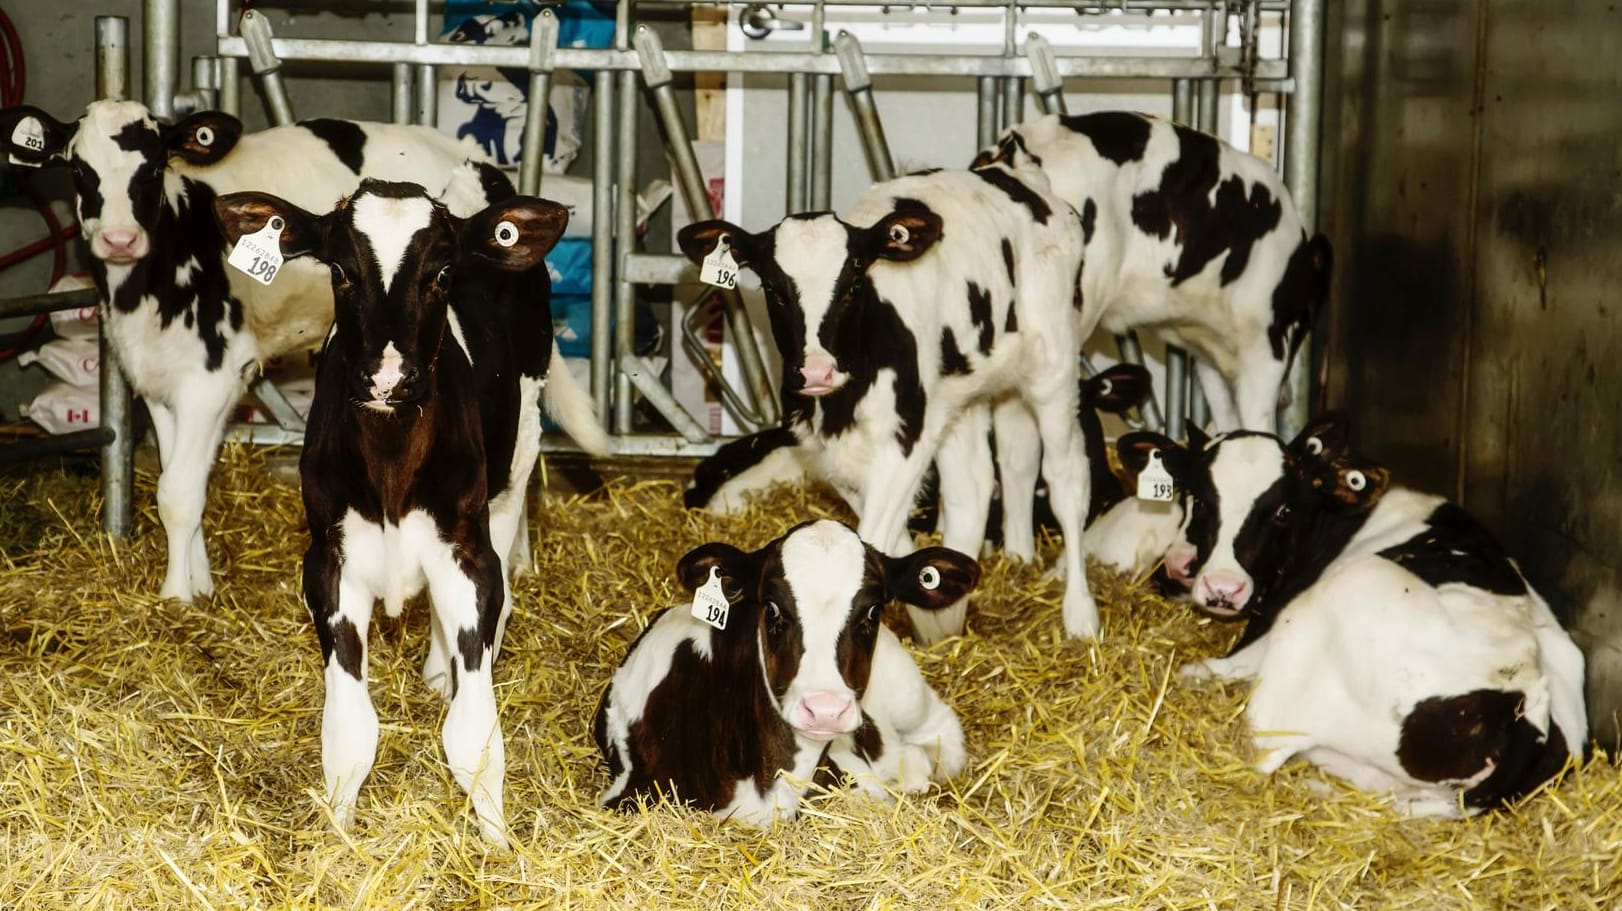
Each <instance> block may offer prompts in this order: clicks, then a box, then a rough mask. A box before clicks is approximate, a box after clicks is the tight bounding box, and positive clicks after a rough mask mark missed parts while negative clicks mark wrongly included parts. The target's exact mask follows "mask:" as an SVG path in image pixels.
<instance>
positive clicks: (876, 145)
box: [834, 32, 895, 181]
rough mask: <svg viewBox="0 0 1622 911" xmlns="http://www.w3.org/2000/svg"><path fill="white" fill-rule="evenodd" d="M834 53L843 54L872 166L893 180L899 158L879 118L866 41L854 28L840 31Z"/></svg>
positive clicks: (841, 66)
mask: <svg viewBox="0 0 1622 911" xmlns="http://www.w3.org/2000/svg"><path fill="white" fill-rule="evenodd" d="M834 56H836V57H837V58H839V69H840V71H841V72H842V73H844V75H845V92H846V94H848V95H849V96H850V104H851V107H852V108H853V109H854V110H855V111H856V127H857V129H858V130H860V131H861V134H862V148H863V149H864V150H865V151H866V152H867V167H868V170H869V171H871V172H872V174H873V179H874V180H875V181H881V180H889V179H890V178H892V177H894V176H895V160H894V159H893V158H891V157H890V144H889V143H888V142H886V141H885V139H884V124H883V123H881V122H880V121H879V109H878V106H877V105H876V104H875V103H874V102H873V77H872V76H871V75H869V73H868V71H867V62H866V61H865V60H864V59H863V57H862V43H861V42H860V41H858V40H856V36H855V35H852V34H851V33H850V32H840V33H839V36H838V37H836V38H835V39H834Z"/></svg>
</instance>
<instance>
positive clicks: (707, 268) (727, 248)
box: [698, 234, 738, 288]
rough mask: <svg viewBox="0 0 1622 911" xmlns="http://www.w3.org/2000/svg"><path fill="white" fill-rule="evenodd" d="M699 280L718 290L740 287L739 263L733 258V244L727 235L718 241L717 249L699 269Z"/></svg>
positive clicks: (710, 253)
mask: <svg viewBox="0 0 1622 911" xmlns="http://www.w3.org/2000/svg"><path fill="white" fill-rule="evenodd" d="M698 280H699V281H701V282H703V283H704V284H706V285H714V286H716V287H717V288H736V287H738V261H737V260H735V259H733V258H732V242H731V241H730V240H728V239H727V236H726V235H725V234H723V235H721V236H720V238H718V239H717V240H716V242H715V249H713V250H711V251H710V252H709V255H707V256H705V257H704V262H703V263H702V264H701V265H700V266H699V267H698Z"/></svg>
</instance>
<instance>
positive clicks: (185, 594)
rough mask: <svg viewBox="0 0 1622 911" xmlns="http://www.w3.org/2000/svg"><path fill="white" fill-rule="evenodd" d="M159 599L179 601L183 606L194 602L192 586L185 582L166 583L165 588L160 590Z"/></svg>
mask: <svg viewBox="0 0 1622 911" xmlns="http://www.w3.org/2000/svg"><path fill="white" fill-rule="evenodd" d="M158 597H160V598H164V599H166V600H169V601H179V602H180V603H181V604H190V603H191V602H192V591H191V585H190V584H189V583H185V582H165V583H163V588H161V589H159V590H158Z"/></svg>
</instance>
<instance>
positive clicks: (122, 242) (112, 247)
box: [101, 228, 141, 256]
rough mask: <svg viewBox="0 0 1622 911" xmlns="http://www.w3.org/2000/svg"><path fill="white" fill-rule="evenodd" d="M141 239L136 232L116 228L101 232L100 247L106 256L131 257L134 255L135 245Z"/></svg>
mask: <svg viewBox="0 0 1622 911" xmlns="http://www.w3.org/2000/svg"><path fill="white" fill-rule="evenodd" d="M140 239H141V235H140V234H139V233H138V232H136V231H126V230H121V229H118V228H112V229H108V230H106V231H103V232H101V245H102V248H103V249H104V250H106V251H107V255H108V256H131V255H133V254H134V253H135V245H136V243H137V242H138V241H139V240H140Z"/></svg>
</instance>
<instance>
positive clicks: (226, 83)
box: [215, 57, 242, 117]
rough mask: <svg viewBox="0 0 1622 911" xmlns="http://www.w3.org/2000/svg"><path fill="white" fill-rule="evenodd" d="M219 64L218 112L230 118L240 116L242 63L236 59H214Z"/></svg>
mask: <svg viewBox="0 0 1622 911" xmlns="http://www.w3.org/2000/svg"><path fill="white" fill-rule="evenodd" d="M215 59H216V60H218V61H219V62H220V110H222V111H224V112H225V113H227V114H230V115H231V116H232V117H241V116H242V67H241V65H240V64H241V63H242V61H241V60H239V59H238V58H236V57H216V58H215Z"/></svg>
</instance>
